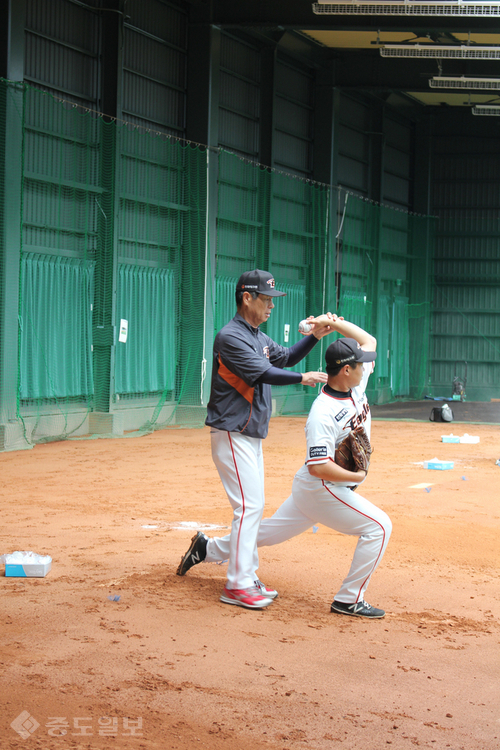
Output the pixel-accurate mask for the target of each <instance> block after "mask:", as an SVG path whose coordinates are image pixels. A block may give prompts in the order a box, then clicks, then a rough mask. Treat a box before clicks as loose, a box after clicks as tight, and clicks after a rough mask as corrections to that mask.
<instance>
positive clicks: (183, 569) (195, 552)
mask: <svg viewBox="0 0 500 750" xmlns="http://www.w3.org/2000/svg"><path fill="white" fill-rule="evenodd" d="M207 543H208V536H205V534H203V532H201V531H197V532H196V534H195V535H194V537H193V538H192V539H191V544H190V546H189V549H188V551H187V552H186V554H185V555H184V557H183V558H182V560H181V561H180V563H179V567H178V568H177V575H178V576H185V575H186V573H187V572H188V570H189V569H190V568H192V567H193V565H198V563H201V562H203V560H204V559H205V557H206V556H207Z"/></svg>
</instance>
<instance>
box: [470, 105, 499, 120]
mask: <svg viewBox="0 0 500 750" xmlns="http://www.w3.org/2000/svg"><path fill="white" fill-rule="evenodd" d="M472 114H473V115H490V116H494V117H500V104H476V106H475V107H472Z"/></svg>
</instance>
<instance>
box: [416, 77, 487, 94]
mask: <svg viewBox="0 0 500 750" xmlns="http://www.w3.org/2000/svg"><path fill="white" fill-rule="evenodd" d="M429 86H430V87H431V89H483V90H484V89H487V90H489V91H499V90H500V78H467V77H466V76H434V77H433V78H430V79H429Z"/></svg>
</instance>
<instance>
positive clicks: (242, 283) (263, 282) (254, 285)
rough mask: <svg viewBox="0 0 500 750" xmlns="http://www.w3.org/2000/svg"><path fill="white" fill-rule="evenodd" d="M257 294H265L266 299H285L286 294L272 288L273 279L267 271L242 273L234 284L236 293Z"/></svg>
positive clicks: (257, 270)
mask: <svg viewBox="0 0 500 750" xmlns="http://www.w3.org/2000/svg"><path fill="white" fill-rule="evenodd" d="M240 290H241V291H243V292H257V294H267V296H268V297H285V296H286V292H278V290H277V289H275V288H274V279H273V275H272V273H268V271H259V269H258V268H256V269H255V271H245V273H242V274H241V276H240V278H239V279H238V283H237V284H236V291H237V292H238V291H240Z"/></svg>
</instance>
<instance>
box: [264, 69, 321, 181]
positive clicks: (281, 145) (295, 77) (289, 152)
mask: <svg viewBox="0 0 500 750" xmlns="http://www.w3.org/2000/svg"><path fill="white" fill-rule="evenodd" d="M275 75H276V78H275V83H276V86H275V89H276V94H275V99H274V117H275V131H274V148H273V159H274V162H275V164H276V166H279V167H284V168H285V169H286V170H287V171H290V172H297V173H299V174H301V175H305V176H309V175H310V174H311V171H312V165H313V143H312V132H313V111H312V105H313V83H314V81H313V77H312V75H311V73H310V72H309V71H308V70H306V69H299V68H298V67H295V66H294V65H293V66H292V65H290V64H288V62H286V61H285V60H280V59H278V60H277V62H276V74H275Z"/></svg>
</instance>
